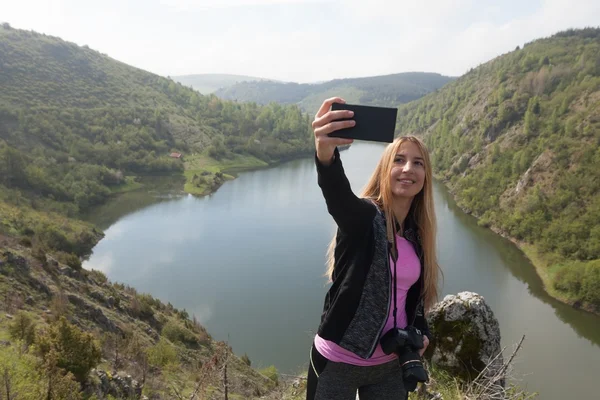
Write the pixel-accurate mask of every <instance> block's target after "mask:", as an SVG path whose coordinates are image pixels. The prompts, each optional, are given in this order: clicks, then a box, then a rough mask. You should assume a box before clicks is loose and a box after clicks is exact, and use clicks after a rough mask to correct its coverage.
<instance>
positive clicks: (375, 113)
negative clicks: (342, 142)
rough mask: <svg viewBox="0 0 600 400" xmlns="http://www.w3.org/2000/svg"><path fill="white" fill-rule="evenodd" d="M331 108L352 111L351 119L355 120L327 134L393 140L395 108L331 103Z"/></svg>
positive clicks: (378, 140)
mask: <svg viewBox="0 0 600 400" xmlns="http://www.w3.org/2000/svg"><path fill="white" fill-rule="evenodd" d="M331 110H351V111H354V117H352V118H351V119H353V120H354V121H356V125H354V126H353V127H351V128H345V129H340V130H338V131H335V132H331V133H330V134H329V136H332V137H339V138H345V139H356V140H368V141H373V142H386V143H391V142H393V141H394V132H395V131H396V118H397V116H398V109H397V108H390V107H375V106H361V105H358V104H340V103H333V105H332V106H331ZM338 121H340V120H338Z"/></svg>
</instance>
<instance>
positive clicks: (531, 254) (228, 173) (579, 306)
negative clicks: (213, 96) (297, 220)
mask: <svg viewBox="0 0 600 400" xmlns="http://www.w3.org/2000/svg"><path fill="white" fill-rule="evenodd" d="M349 147H350V146H348V148H349ZM343 150H347V148H344V149H341V150H340V151H343ZM310 154H311V153H307V154H299V155H297V156H295V157H290V158H286V159H281V160H278V161H275V162H272V163H267V162H264V165H256V164H255V165H247V164H246V165H244V164H243V163H242V164H239V165H237V166H236V165H228V166H226V167H224V168H222V169H221V168H220V167H219V166H218V165H211V166H210V167H209V168H217V169H218V172H220V173H222V174H223V177H224V179H223V181H222V182H221V183H220V184H219V185H218V186H214V187H208V188H205V189H204V190H202V191H194V190H192V191H189V190H186V186H188V185H189V184H190V183H189V182H188V179H187V176H185V172H188V171H190V170H186V171H184V175H183V176H184V177H185V178H186V181H185V182H184V187H183V188H182V192H183V193H186V194H191V195H192V196H197V197H205V196H209V195H211V194H213V193H216V192H217V191H218V190H219V189H220V188H221V186H223V184H224V183H225V182H227V181H228V180H233V179H236V178H237V177H238V176H239V174H240V173H242V172H248V171H259V170H262V169H267V168H274V167H277V166H279V165H281V164H283V163H286V162H289V161H294V160H298V159H302V158H305V157H308V156H309V155H310ZM261 161H262V160H261ZM188 174H189V172H188ZM434 178H435V179H436V180H438V181H439V182H440V183H442V184H443V185H444V187H445V188H446V190H448V193H450V195H451V196H452V198H453V200H454V201H455V202H456V205H457V206H458V208H459V209H460V210H461V211H462V212H464V213H465V214H468V215H471V216H473V217H474V218H476V219H477V220H478V221H479V218H480V217H479V216H477V215H475V214H473V213H471V212H469V210H466V209H465V208H463V207H461V206H460V205H459V203H458V201H457V197H456V193H455V192H454V190H453V189H452V188H451V187H450V186H449V185H448V184H447V182H446V181H445V180H444V179H442V178H441V177H440V176H435V175H434ZM144 186H145V185H143V184H141V185H140V186H137V187H133V188H132V189H131V190H127V191H135V190H139V189H143V187H144ZM188 188H189V187H188ZM124 192H126V191H121V192H118V193H115V194H122V193H124ZM485 228H486V229H489V230H491V231H492V232H494V233H495V234H497V235H499V236H501V237H503V238H504V239H507V240H509V241H510V242H511V243H513V244H514V245H515V246H516V247H517V248H518V249H519V250H520V251H521V252H522V253H523V255H524V256H525V257H526V258H527V260H528V261H529V262H530V263H531V265H532V266H533V267H534V270H535V272H536V275H537V276H538V277H539V278H540V279H541V281H542V286H543V288H544V292H545V293H546V294H547V295H548V296H550V297H551V298H553V299H555V300H557V301H560V302H561V303H563V304H566V305H569V306H571V307H573V308H574V309H576V310H582V311H585V312H588V313H590V314H593V315H596V316H599V317H600V309H598V308H596V307H594V306H592V305H591V304H588V303H585V302H583V303H579V302H577V301H574V300H572V299H570V298H569V297H568V296H567V295H564V294H562V293H560V292H557V291H556V290H554V289H553V288H552V279H551V277H550V274H549V272H548V269H549V267H550V265H549V264H548V263H547V262H546V260H544V255H543V254H540V252H539V251H538V250H537V248H536V246H535V244H530V243H525V242H522V241H519V240H517V239H515V238H513V237H511V236H510V235H507V234H506V233H505V232H503V231H502V230H501V229H499V228H498V227H496V226H493V225H490V226H486V227H485Z"/></svg>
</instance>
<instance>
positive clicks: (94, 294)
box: [90, 291, 106, 304]
mask: <svg viewBox="0 0 600 400" xmlns="http://www.w3.org/2000/svg"><path fill="white" fill-rule="evenodd" d="M90 297H91V298H92V299H95V300H98V301H99V302H100V303H102V304H106V297H104V294H103V293H102V292H99V291H93V292H91V293H90Z"/></svg>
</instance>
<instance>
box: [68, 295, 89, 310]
mask: <svg viewBox="0 0 600 400" xmlns="http://www.w3.org/2000/svg"><path fill="white" fill-rule="evenodd" d="M67 298H68V299H69V301H70V302H71V303H72V304H73V305H74V306H75V307H81V308H83V307H84V306H85V305H86V302H85V300H83V299H82V298H81V297H79V296H76V295H74V294H68V295H67Z"/></svg>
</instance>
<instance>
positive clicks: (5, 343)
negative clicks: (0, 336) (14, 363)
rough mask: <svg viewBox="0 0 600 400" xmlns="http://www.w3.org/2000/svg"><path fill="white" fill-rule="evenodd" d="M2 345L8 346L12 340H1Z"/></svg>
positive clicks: (0, 344)
mask: <svg viewBox="0 0 600 400" xmlns="http://www.w3.org/2000/svg"><path fill="white" fill-rule="evenodd" d="M0 346H4V347H8V346H10V342H9V341H8V340H0Z"/></svg>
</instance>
